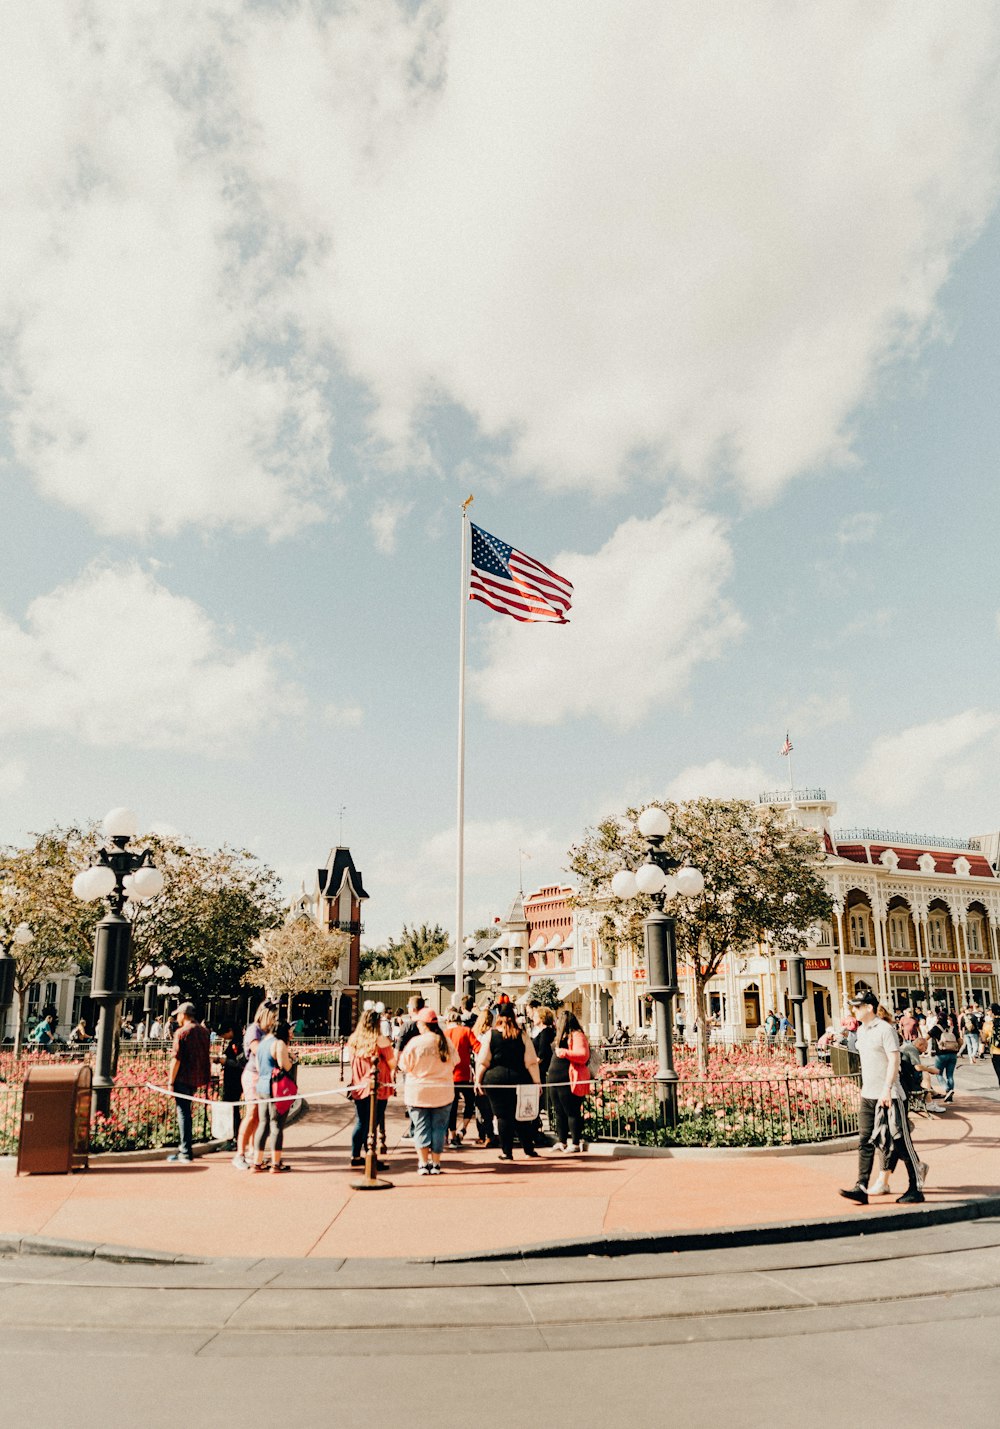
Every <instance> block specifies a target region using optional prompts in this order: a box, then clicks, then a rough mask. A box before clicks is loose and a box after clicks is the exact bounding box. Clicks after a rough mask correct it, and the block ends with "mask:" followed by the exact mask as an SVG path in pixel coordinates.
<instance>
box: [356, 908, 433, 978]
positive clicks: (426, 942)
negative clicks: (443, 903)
mask: <svg viewBox="0 0 1000 1429" xmlns="http://www.w3.org/2000/svg"><path fill="white" fill-rule="evenodd" d="M447 946H448V934H447V932H446V931H445V929H444V928H442V927H441V924H440V923H435V924H434V926H433V928H432V927H431V926H430V925H429V924H428V923H421V925H420V927H419V928H417V927H413V928H410V927H408V926H407V924H405V923H404V924H403V931H402V933H401V934H400V935H399V937H398V938H390V939H389V940H388V941H387V942H385V943H382V944H380V945H379V946H378V947H377V948H363V949H362V952H361V972H360V977H361V981H362V982H363V983H366V982H390V981H392V980H393V979H394V978H404V977H407V976H409V974H410V973H413V972H416V971H417V969H418V968H422V967H425V966H426V965H427V963H429V962H431V961H432V959H434V958H436V957H438V955H439V954H441V953H443V952H444V950H445V949H446V948H447Z"/></svg>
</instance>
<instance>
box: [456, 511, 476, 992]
mask: <svg viewBox="0 0 1000 1429" xmlns="http://www.w3.org/2000/svg"><path fill="white" fill-rule="evenodd" d="M471 505H472V497H471V496H470V497H469V498H468V499H467V500H466V501H463V502H462V559H461V561H460V562H459V566H460V570H461V576H462V582H461V596H460V600H461V615H460V619H459V636H458V781H457V782H458V804H457V809H456V819H455V848H456V851H455V1005H456V1006H458V1005H459V1004H460V1003H461V998H462V992H463V989H464V986H465V984H464V981H463V972H464V969H463V967H462V962H463V959H464V957H465V949H464V947H463V942H464V937H463V929H464V927H465V630H466V617H467V614H468V609H469V507H470V506H471Z"/></svg>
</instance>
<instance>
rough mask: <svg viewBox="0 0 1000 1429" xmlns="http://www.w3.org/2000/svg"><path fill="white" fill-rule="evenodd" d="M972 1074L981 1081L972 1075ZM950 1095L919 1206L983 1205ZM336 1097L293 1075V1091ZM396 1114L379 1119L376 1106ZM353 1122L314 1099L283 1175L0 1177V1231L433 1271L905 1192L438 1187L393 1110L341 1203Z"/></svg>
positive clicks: (607, 1185) (575, 1159) (986, 1116)
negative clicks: (416, 1263)
mask: <svg viewBox="0 0 1000 1429" xmlns="http://www.w3.org/2000/svg"><path fill="white" fill-rule="evenodd" d="M974 1071H976V1072H979V1071H980V1069H978V1068H977V1069H974ZM975 1080H976V1082H977V1084H978V1085H977V1088H976V1089H975V1090H973V1088H972V1087H971V1086H970V1087H969V1088H968V1089H964V1088H963V1087H962V1083H961V1080H960V1083H959V1092H958V1096H957V1100H956V1103H955V1105H954V1107H953V1108H952V1109H951V1110H950V1111H949V1112H948V1114H947V1115H945V1116H940V1117H930V1116H925V1117H919V1118H917V1119H916V1123H915V1135H914V1141H915V1143H916V1146H917V1150H918V1152H919V1154H920V1156H921V1157H922V1159H923V1160H925V1161H927V1162H928V1163H929V1164H930V1175H929V1178H928V1184H927V1187H926V1188H925V1189H926V1195H927V1201H928V1204H934V1203H935V1202H936V1203H939V1204H940V1203H943V1202H953V1201H956V1200H963V1199H974V1198H982V1197H987V1196H991V1195H995V1194H997V1180H998V1178H997V1159H996V1150H997V1137H998V1133H1000V1101H998V1098H997V1094H996V1093H995V1092H993V1093H990V1092H989V1091H987V1090H986V1089H985V1079H984V1078H983V1077H982V1075H977V1076H976V1078H975ZM335 1085H336V1074H335V1073H334V1074H333V1075H331V1072H330V1070H329V1069H326V1068H304V1069H303V1072H302V1086H303V1091H304V1093H305V1095H306V1097H307V1098H308V1097H309V1095H310V1091H311V1090H312V1091H315V1090H316V1089H318V1088H320V1087H329V1086H335ZM390 1105H391V1106H392V1104H390ZM352 1119H353V1112H352V1109H351V1108H350V1107H349V1106H345V1105H344V1103H343V1101H342V1099H340V1098H339V1097H338V1098H335V1099H330V1100H326V1099H324V1100H317V1101H315V1102H314V1103H313V1104H312V1105H311V1107H310V1110H309V1112H308V1113H307V1115H306V1116H305V1117H304V1118H303V1119H302V1120H301V1121H299V1122H297V1123H296V1124H295V1125H293V1126H291V1127H289V1128H288V1130H287V1132H286V1159H287V1160H288V1162H289V1164H290V1165H291V1166H292V1167H293V1168H294V1169H293V1171H292V1173H291V1174H289V1175H287V1176H271V1175H265V1176H260V1175H258V1176H254V1175H250V1174H247V1173H246V1172H240V1171H237V1170H235V1169H234V1168H233V1167H232V1166H231V1165H230V1158H229V1155H228V1154H223V1153H214V1154H210V1155H207V1156H204V1157H200V1158H198V1159H197V1160H196V1161H195V1162H194V1163H193V1164H192V1165H190V1166H171V1165H167V1164H166V1163H164V1162H162V1161H154V1162H149V1161H147V1162H139V1163H136V1164H133V1165H121V1164H119V1165H114V1166H110V1165H106V1164H105V1165H103V1166H102V1164H101V1159H100V1158H99V1157H97V1158H95V1159H94V1160H93V1161H92V1163H91V1170H90V1171H88V1172H86V1173H81V1174H77V1175H74V1176H22V1177H15V1176H14V1175H13V1174H5V1175H3V1176H0V1234H8V1235H9V1234H16V1235H22V1236H25V1235H44V1236H47V1237H54V1238H57V1239H62V1240H74V1241H88V1242H94V1243H113V1244H116V1245H128V1246H133V1247H138V1248H142V1249H145V1250H158V1251H164V1252H170V1253H179V1254H187V1255H194V1256H238V1257H247V1256H252V1257H260V1256H294V1257H298V1256H329V1257H339V1256H350V1257H354V1256H364V1257H371V1256H376V1257H383V1256H400V1257H414V1256H433V1255H448V1254H468V1253H475V1252H478V1251H485V1250H494V1249H501V1248H507V1247H517V1246H530V1245H537V1244H539V1243H542V1242H546V1241H551V1240H564V1239H567V1238H572V1237H592V1236H599V1235H602V1234H606V1233H609V1232H617V1231H645V1232H649V1231H657V1232H669V1231H680V1230H690V1229H705V1228H709V1227H723V1226H745V1225H751V1224H760V1225H765V1224H768V1223H776V1222H784V1221H788V1220H814V1219H815V1220H828V1219H832V1218H839V1217H843V1216H846V1217H847V1218H848V1219H849V1220H850V1222H851V1223H852V1224H856V1225H857V1226H858V1228H859V1229H860V1228H861V1226H862V1224H863V1222H864V1221H865V1220H866V1219H868V1218H870V1217H872V1216H878V1215H880V1214H883V1213H884V1212H885V1211H886V1210H889V1209H891V1210H893V1211H899V1210H902V1209H904V1208H903V1207H897V1206H896V1205H895V1199H894V1197H895V1195H898V1194H901V1193H902V1191H903V1190H904V1189H905V1178H904V1176H903V1173H902V1171H901V1170H897V1172H896V1178H895V1180H896V1185H895V1186H894V1195H893V1196H892V1197H888V1198H878V1199H877V1200H873V1201H872V1202H871V1203H870V1205H869V1206H868V1207H867V1208H864V1207H857V1208H855V1207H852V1206H851V1205H850V1204H849V1203H848V1202H846V1201H844V1200H843V1199H842V1198H841V1197H840V1196H838V1194H837V1190H838V1188H839V1187H841V1186H849V1185H851V1184H852V1183H853V1181H854V1179H855V1175H856V1167H857V1157H856V1152H855V1151H854V1150H849V1151H838V1152H834V1153H826V1154H815V1153H809V1154H806V1155H781V1156H775V1155H767V1156H761V1155H756V1156H754V1155H733V1154H728V1155H725V1154H724V1155H718V1154H713V1153H711V1152H707V1153H703V1154H692V1153H685V1154H684V1155H682V1156H678V1157H655V1158H654V1157H649V1158H627V1159H611V1158H610V1157H608V1156H602V1155H597V1154H588V1155H583V1156H566V1155H562V1154H559V1153H556V1152H552V1151H544V1150H543V1151H542V1152H541V1155H540V1157H539V1159H538V1160H537V1161H527V1160H525V1159H524V1158H523V1157H521V1156H520V1154H519V1153H518V1152H515V1160H514V1162H513V1163H501V1162H499V1161H498V1160H497V1159H496V1153H495V1152H493V1151H488V1150H480V1149H478V1148H475V1147H472V1146H469V1147H466V1148H463V1149H462V1150H461V1151H454V1152H451V1151H448V1152H446V1153H445V1156H444V1159H443V1163H442V1164H443V1166H444V1167H445V1170H446V1174H445V1175H443V1176H440V1177H418V1176H417V1174H416V1158H415V1155H414V1152H413V1150H412V1143H410V1142H409V1141H404V1140H402V1132H403V1129H404V1123H403V1119H402V1116H401V1114H400V1112H399V1111H398V1110H397V1109H395V1108H394V1107H393V1109H392V1110H391V1111H390V1117H389V1122H388V1128H389V1146H390V1150H389V1158H388V1166H387V1169H386V1172H385V1173H384V1174H385V1176H386V1177H387V1178H388V1179H389V1180H391V1181H392V1182H393V1189H392V1190H389V1191H380V1192H364V1191H355V1190H352V1189H351V1185H350V1182H351V1180H352V1178H354V1177H356V1176H357V1174H358V1173H357V1172H356V1171H352V1170H351V1169H350V1167H349V1165H348V1161H349V1156H350V1126H351V1122H352Z"/></svg>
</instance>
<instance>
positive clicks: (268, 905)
mask: <svg viewBox="0 0 1000 1429" xmlns="http://www.w3.org/2000/svg"><path fill="white" fill-rule="evenodd" d="M141 842H143V843H144V844H145V845H146V846H148V847H149V848H151V849H152V852H153V858H154V861H155V863H156V865H157V867H158V868H160V869H161V870H162V871H163V877H164V883H163V892H162V893H161V894H159V895H158V897H156V898H153V899H150V901H149V902H148V903H139V904H129V905H128V907H127V909H126V912H127V914H128V916H130V917H131V919H132V973H133V977H134V975H135V973H136V971H137V970H138V969H139V968H141V967H142V966H143V964H144V963H152V964H153V965H154V967H155V966H156V965H157V964H158V963H166V964H167V966H168V967H171V968H173V970H174V980H175V982H177V983H179V985H180V986H181V988H182V990H183V992H184V995H185V996H186V997H189V998H191V999H192V1000H193V1001H196V1002H201V1003H202V1004H204V1003H206V1002H207V1001H208V1000H209V999H210V998H216V997H225V996H228V995H230V994H232V993H233V992H235V991H236V989H237V988H238V987H239V985H240V983H241V982H242V981H243V980H244V976H243V975H244V973H245V972H246V971H247V969H248V967H249V966H250V963H251V960H252V954H251V946H252V944H253V942H254V939H255V938H257V937H258V936H259V934H260V933H261V932H262V931H263V930H265V929H268V928H274V927H276V926H278V925H279V924H280V922H281V918H282V911H283V910H282V902H281V890H280V883H279V879H278V875H277V874H276V873H275V872H274V870H273V869H271V868H269V867H268V866H267V865H266V864H264V863H261V862H260V860H259V859H257V858H256V857H255V856H254V855H253V854H251V853H248V852H247V851H246V850H245V849H233V848H229V847H226V846H224V847H222V848H220V849H211V850H210V849H202V848H197V847H191V846H187V845H184V844H181V843H178V842H176V841H172V840H166V839H161V838H151V839H146V840H142V841H141Z"/></svg>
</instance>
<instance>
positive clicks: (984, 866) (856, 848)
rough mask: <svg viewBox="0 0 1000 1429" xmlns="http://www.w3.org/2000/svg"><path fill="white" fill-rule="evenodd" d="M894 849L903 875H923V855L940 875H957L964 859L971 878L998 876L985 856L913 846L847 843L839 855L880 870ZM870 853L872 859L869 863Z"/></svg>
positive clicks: (838, 851) (839, 850)
mask: <svg viewBox="0 0 1000 1429" xmlns="http://www.w3.org/2000/svg"><path fill="white" fill-rule="evenodd" d="M890 848H891V849H892V851H893V852H894V853H895V855H896V857H897V858H898V859H899V868H900V871H901V872H903V873H919V871H920V868H919V859H920V856H921V854H924V853H929V854H930V855H931V857H932V858H933V860H934V862H935V864H936V865H937V867H936V868H935V872H936V873H954V872H955V860H956V859H958V858H964V859H965V861H966V862H967V863H968V865H969V877H970V878H994V877H996V875H995V874H994V872H993V869H992V868H991V867H990V863H989V860H988V859H986V858H984V857H983V855H982V854H981V853H972V852H968V853H944V852H942V850H941V849H936V848H931V849H926V848H918V847H914V846H910V847H909V848H907V847H906V846H905V845H903V844H886V843H870V844H868V845H867V847H866V845H865V844H863V843H843V844H838V845H837V854H838V856H839V857H840V858H847V859H850V861H851V862H852V863H868V862H871V863H872V864H875V865H876V866H878V867H882V861H881V859H882V854H883V853H884V852H885V851H886V849H890ZM869 851H870V852H871V858H870V859H869V857H868V855H869Z"/></svg>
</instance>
